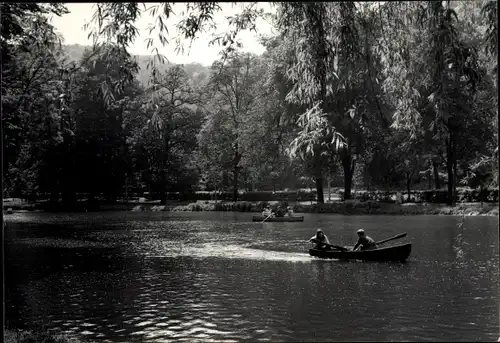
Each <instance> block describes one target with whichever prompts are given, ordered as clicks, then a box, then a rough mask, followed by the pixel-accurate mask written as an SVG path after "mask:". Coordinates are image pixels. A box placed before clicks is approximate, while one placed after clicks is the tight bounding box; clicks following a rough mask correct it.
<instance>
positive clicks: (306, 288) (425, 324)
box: [5, 212, 499, 342]
mask: <svg viewBox="0 0 500 343" xmlns="http://www.w3.org/2000/svg"><path fill="white" fill-rule="evenodd" d="M251 216H252V214H251V213H221V212H210V213H166V212H149V213H140V212H120V213H97V214H88V213H87V214H47V213H18V214H13V215H9V216H6V217H5V219H6V220H7V226H6V229H5V244H6V252H5V254H6V256H5V258H6V261H5V269H6V270H5V273H6V290H5V297H6V325H7V328H20V329H40V328H42V329H46V330H51V331H54V332H61V333H66V334H69V335H70V336H76V337H83V338H86V339H89V340H91V341H112V342H133V341H143V342H159V341H189V342H192V341H196V340H199V341H203V342H206V341H221V340H224V341H244V340H251V341H259V340H271V341H360V340H362V341H391V340H401V341H496V340H497V339H498V337H499V243H498V242H499V237H498V235H499V231H498V218H496V217H469V218H467V219H466V220H465V230H464V231H463V235H462V237H463V240H462V243H460V242H459V241H457V237H458V235H459V234H460V233H461V229H459V228H457V223H458V222H459V221H460V218H459V217H451V216H341V215H328V214H322V215H319V214H306V215H305V221H304V222H301V223H264V224H262V223H253V222H251ZM360 227H363V228H364V229H365V231H367V234H368V235H369V236H371V237H373V238H374V239H375V240H382V239H385V238H388V237H391V236H394V235H396V234H398V233H401V232H407V233H408V236H407V237H406V238H404V239H402V240H400V241H395V242H401V243H403V242H411V243H413V247H412V254H411V256H410V259H409V260H408V262H407V263H405V264H400V263H376V262H375V263H373V262H340V261H335V260H321V259H316V258H312V257H310V256H309V255H308V254H307V249H308V248H309V247H310V244H308V243H306V242H305V241H307V240H308V239H309V238H310V237H311V236H312V235H313V234H314V233H315V231H316V229H317V228H323V230H324V231H325V233H326V234H327V236H328V237H329V239H330V242H332V243H333V244H339V245H345V244H349V245H352V244H354V242H355V240H356V234H355V231H356V230H357V229H358V228H360ZM395 242H391V243H388V244H392V243H395Z"/></svg>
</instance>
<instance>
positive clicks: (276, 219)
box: [252, 216, 304, 223]
mask: <svg viewBox="0 0 500 343" xmlns="http://www.w3.org/2000/svg"><path fill="white" fill-rule="evenodd" d="M266 218H267V217H264V216H253V217H252V221H254V222H261V221H263V220H264V219H266ZM303 221H304V216H293V217H271V218H267V219H266V223H267V222H303Z"/></svg>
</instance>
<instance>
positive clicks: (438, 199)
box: [4, 189, 498, 216]
mask: <svg viewBox="0 0 500 343" xmlns="http://www.w3.org/2000/svg"><path fill="white" fill-rule="evenodd" d="M336 194H337V199H338V198H339V195H340V197H342V194H341V192H336ZM169 196H170V197H172V198H173V199H174V200H167V202H166V204H160V201H159V200H156V201H147V200H146V199H145V198H139V197H135V198H129V199H128V200H127V201H125V200H123V199H122V200H121V201H117V202H115V203H114V204H108V203H106V202H104V201H102V200H101V201H96V202H93V203H91V204H90V203H89V202H88V201H86V200H82V201H78V202H77V203H76V204H74V205H72V206H65V205H64V204H62V203H59V204H51V203H50V202H48V201H40V202H22V201H21V200H20V199H10V201H9V199H7V200H8V201H4V211H6V210H8V209H11V210H12V212H18V211H48V212H97V211H192V212H200V211H232V212H256V213H258V212H261V211H262V209H263V208H264V206H266V205H267V204H270V205H271V206H272V207H273V208H274V210H276V209H277V208H278V207H280V206H283V207H286V206H292V208H293V210H294V212H296V213H337V214H394V215H406V214H407V215H416V214H428V215H462V214H463V213H465V214H466V215H492V216H497V215H498V189H486V190H470V189H459V190H457V198H458V202H457V204H455V205H453V206H450V205H447V204H445V202H446V192H445V191H443V190H430V191H429V190H425V191H413V192H411V193H410V196H409V202H408V194H404V195H402V199H405V200H406V203H402V204H397V203H396V200H395V199H396V198H398V196H397V193H396V192H395V191H370V192H368V191H360V192H355V193H354V194H353V199H352V200H347V201H340V200H337V201H333V202H327V203H325V204H318V203H317V202H316V201H315V199H316V192H315V191H314V190H313V191H303V190H301V191H288V192H285V191H279V192H245V193H242V194H240V195H239V197H238V199H239V201H236V202H234V201H231V198H232V193H220V192H219V193H213V192H212V193H209V192H196V193H194V194H189V195H187V196H180V195H178V194H170V195H169ZM9 212H10V211H9Z"/></svg>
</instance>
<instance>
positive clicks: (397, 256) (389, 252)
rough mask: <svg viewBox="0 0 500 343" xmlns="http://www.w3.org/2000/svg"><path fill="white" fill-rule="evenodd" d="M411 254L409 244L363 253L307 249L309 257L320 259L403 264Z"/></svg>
mask: <svg viewBox="0 0 500 343" xmlns="http://www.w3.org/2000/svg"><path fill="white" fill-rule="evenodd" d="M410 254H411V243H407V244H402V245H395V246H392V247H387V248H380V249H373V250H364V251H339V250H318V249H309V255H311V256H315V257H320V258H335V259H339V260H362V261H397V262H404V261H406V259H407V258H408V257H410Z"/></svg>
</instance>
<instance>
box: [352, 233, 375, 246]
mask: <svg viewBox="0 0 500 343" xmlns="http://www.w3.org/2000/svg"><path fill="white" fill-rule="evenodd" d="M356 233H357V234H358V242H357V243H356V245H354V248H352V251H356V249H357V248H358V247H359V246H361V249H360V250H372V249H377V243H375V241H374V240H373V238H371V237H368V236H367V235H366V234H365V230H363V229H359V230H358V231H357V232H356Z"/></svg>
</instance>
